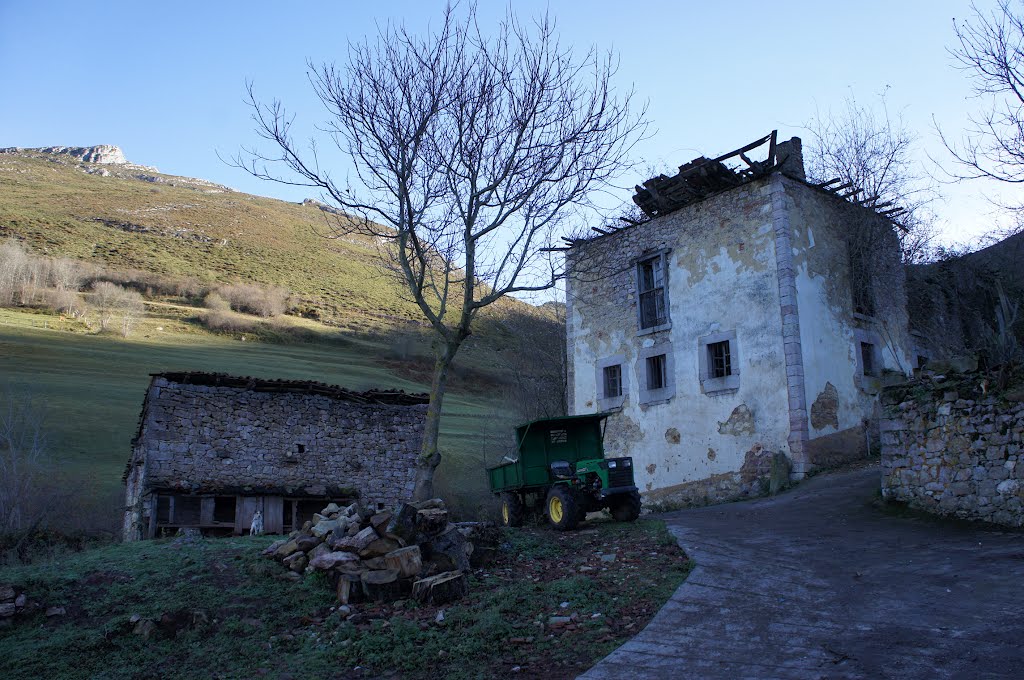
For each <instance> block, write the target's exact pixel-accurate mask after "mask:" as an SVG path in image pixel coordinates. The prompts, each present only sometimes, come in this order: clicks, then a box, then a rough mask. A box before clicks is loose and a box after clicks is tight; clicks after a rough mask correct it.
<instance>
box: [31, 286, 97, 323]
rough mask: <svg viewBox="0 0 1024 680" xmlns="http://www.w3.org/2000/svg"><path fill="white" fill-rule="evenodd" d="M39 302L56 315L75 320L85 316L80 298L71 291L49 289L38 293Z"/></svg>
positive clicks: (85, 307)
mask: <svg viewBox="0 0 1024 680" xmlns="http://www.w3.org/2000/svg"><path fill="white" fill-rule="evenodd" d="M40 300H41V302H42V303H43V305H45V306H46V307H49V308H50V309H52V310H53V311H55V312H57V313H58V314H66V315H67V316H70V317H72V318H76V319H77V318H79V317H83V316H85V313H86V312H87V311H88V306H87V305H86V304H85V302H84V301H83V300H82V296H81V295H79V294H78V293H77V292H75V291H73V290H62V289H59V288H49V289H46V290H44V291H42V292H41V293H40Z"/></svg>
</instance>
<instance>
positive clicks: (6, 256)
mask: <svg viewBox="0 0 1024 680" xmlns="http://www.w3.org/2000/svg"><path fill="white" fill-rule="evenodd" d="M30 264H31V263H30V259H29V256H28V254H27V253H26V252H25V250H24V249H23V248H22V247H21V245H20V244H19V243H18V242H17V241H15V240H14V239H10V240H8V241H5V242H4V243H2V244H0V306H6V305H9V304H11V303H12V302H14V300H15V299H16V297H17V294H18V293H20V292H21V290H22V287H23V285H24V281H25V276H26V273H27V272H28V270H29V266H30Z"/></svg>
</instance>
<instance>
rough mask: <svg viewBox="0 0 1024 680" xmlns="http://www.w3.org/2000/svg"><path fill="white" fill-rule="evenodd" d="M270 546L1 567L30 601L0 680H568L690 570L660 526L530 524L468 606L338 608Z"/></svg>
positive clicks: (119, 548) (314, 578) (155, 550)
mask: <svg viewBox="0 0 1024 680" xmlns="http://www.w3.org/2000/svg"><path fill="white" fill-rule="evenodd" d="M271 540H272V537H269V536H261V537H252V538H250V537H245V538H231V539H210V540H201V541H197V542H190V541H186V540H184V539H163V540H154V541H144V542H140V543H128V544H120V545H112V546H107V547H103V548H98V549H93V550H88V551H85V552H82V553H77V554H69V555H66V556H64V557H63V558H62V559H60V560H59V561H58V562H51V563H48V564H41V565H33V566H20V567H13V568H7V569H2V568H0V584H8V585H12V586H14V587H15V588H16V589H17V591H18V592H24V594H25V595H26V597H27V598H28V600H29V601H30V602H31V603H34V604H35V605H36V608H35V610H34V611H29V612H26V613H22V614H19V615H18V616H17V617H15V619H14V622H13V625H11V626H9V627H7V628H0V677H3V678H5V679H9V680H14V679H20V678H26V679H28V678H32V679H33V680H34V679H36V678H48V679H52V680H64V679H70V678H86V677H87V678H105V679H110V680H114V679H122V678H123V679H126V680H127V679H134V678H154V677H158V678H200V677H201V678H255V677H271V678H284V677H293V678H465V679H468V678H498V677H507V676H509V675H512V674H514V673H518V675H519V677H528V678H547V679H551V680H557V679H560V678H572V677H575V676H576V675H578V674H579V673H581V672H582V671H583V670H585V669H586V668H588V667H589V666H591V665H592V664H593V663H594V662H595V661H597V660H599V659H600V658H602V657H603V656H605V655H606V654H608V653H609V652H610V651H611V650H613V649H614V648H615V647H617V646H619V645H620V644H622V642H624V641H625V640H627V639H629V638H630V637H632V636H633V635H634V634H635V633H636V632H638V631H639V630H640V629H641V628H643V626H644V625H645V624H646V623H647V621H648V620H650V618H651V617H652V616H653V615H654V613H655V612H656V611H657V610H658V608H659V607H660V606H661V605H662V604H664V602H665V601H666V600H667V599H668V598H669V597H671V595H672V593H673V592H674V591H675V589H676V588H677V587H678V586H679V583H680V582H681V581H682V580H683V579H684V578H685V577H686V574H687V573H688V572H689V569H690V567H691V563H690V562H689V561H688V560H687V559H686V556H685V555H684V554H683V553H682V551H681V550H680V549H679V547H678V546H677V545H676V543H675V541H674V540H673V539H672V537H671V536H670V535H669V534H668V532H667V530H666V529H665V526H664V524H663V523H662V522H659V521H640V522H637V523H636V524H628V525H626V524H620V523H615V522H607V521H606V522H588V523H587V524H586V525H584V528H583V529H582V530H580V531H574V532H557V531H554V530H551V529H548V528H524V529H516V530H508V531H506V532H505V535H504V537H503V540H502V541H501V547H500V549H499V552H498V555H497V556H496V558H495V560H494V561H493V562H492V563H490V564H488V565H486V567H485V568H483V569H479V570H476V571H474V572H473V573H472V575H471V576H470V588H469V594H468V595H467V596H466V597H465V598H463V599H462V600H459V601H457V602H453V603H449V604H445V605H441V606H440V607H438V606H429V605H420V604H418V603H416V602H415V601H411V600H403V601H401V602H396V603H394V604H390V603H360V604H357V605H354V606H353V607H352V608H351V609H346V610H339V609H338V608H336V607H335V606H334V605H335V604H336V601H335V598H334V595H333V593H332V592H331V590H330V589H329V587H328V584H327V582H326V579H324V578H323V577H322V576H323V575H322V574H321V573H314V574H310V575H307V576H305V577H304V578H303V579H301V580H299V581H291V580H289V579H287V578H284V576H285V573H284V571H283V568H282V567H281V566H280V565H279V564H277V563H276V562H273V561H271V560H269V559H267V558H263V557H260V556H259V551H260V550H261V549H262V548H263V547H265V546H266V545H267V544H268V543H270V541H271ZM608 557H612V558H613V559H611V560H610V561H609V560H608ZM49 607H62V608H63V612H64V613H63V614H62V615H55V616H50V617H47V616H46V615H45V611H46V609H47V608H49ZM439 614H440V616H439ZM553 617H558V618H553ZM139 621H142V622H153V623H152V624H148V625H150V626H151V629H150V632H149V634H148V635H146V636H144V635H142V634H141V633H142V632H143V631H142V629H141V627H140V626H139ZM153 624H155V625H153ZM513 669H517V670H513Z"/></svg>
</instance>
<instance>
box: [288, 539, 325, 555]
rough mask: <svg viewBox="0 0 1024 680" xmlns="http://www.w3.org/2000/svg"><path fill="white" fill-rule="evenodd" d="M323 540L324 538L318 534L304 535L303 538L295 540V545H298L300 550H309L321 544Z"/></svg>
mask: <svg viewBox="0 0 1024 680" xmlns="http://www.w3.org/2000/svg"><path fill="white" fill-rule="evenodd" d="M322 542H323V539H322V538H320V537H318V536H303V537H302V538H300V539H298V540H296V541H295V545H297V546H298V548H299V550H300V551H302V552H309V551H310V550H312V549H313V548H315V547H317V546H318V545H320V543H322Z"/></svg>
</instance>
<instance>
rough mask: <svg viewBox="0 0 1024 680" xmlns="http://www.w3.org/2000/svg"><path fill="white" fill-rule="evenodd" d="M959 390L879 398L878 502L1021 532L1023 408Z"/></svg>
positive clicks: (902, 390)
mask: <svg viewBox="0 0 1024 680" xmlns="http://www.w3.org/2000/svg"><path fill="white" fill-rule="evenodd" d="M973 382H979V383H980V378H979V379H978V380H977V381H972V383H973ZM965 384H967V381H966V380H965V381H961V385H959V387H961V389H959V390H958V389H957V387H958V386H957V385H943V384H942V383H941V382H940V383H937V384H936V383H933V382H918V383H915V386H914V388H913V389H908V388H907V387H906V386H900V387H893V388H889V389H888V390H886V391H885V393H884V395H883V406H884V408H885V410H886V415H887V419H886V420H883V421H882V423H881V436H882V496H883V497H884V498H885V499H887V500H893V501H900V502H904V503H907V504H909V505H910V506H912V507H916V508H920V509H922V510H927V511H929V512H934V513H936V514H940V515H949V516H953V517H960V518H964V519H974V520H984V521H987V522H994V523H997V524H1003V525H1008V526H1014V527H1020V526H1024V455H1022V454H1021V446H1022V440H1024V403H1022V402H1021V400H1020V399H1015V400H1008V399H1006V398H997V397H996V396H991V395H980V394H973V393H965V392H964V390H963V389H962V386H963V385H965ZM975 387H976V386H975ZM1020 396H1024V395H1020V394H1019V392H1018V394H1017V397H1020Z"/></svg>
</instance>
